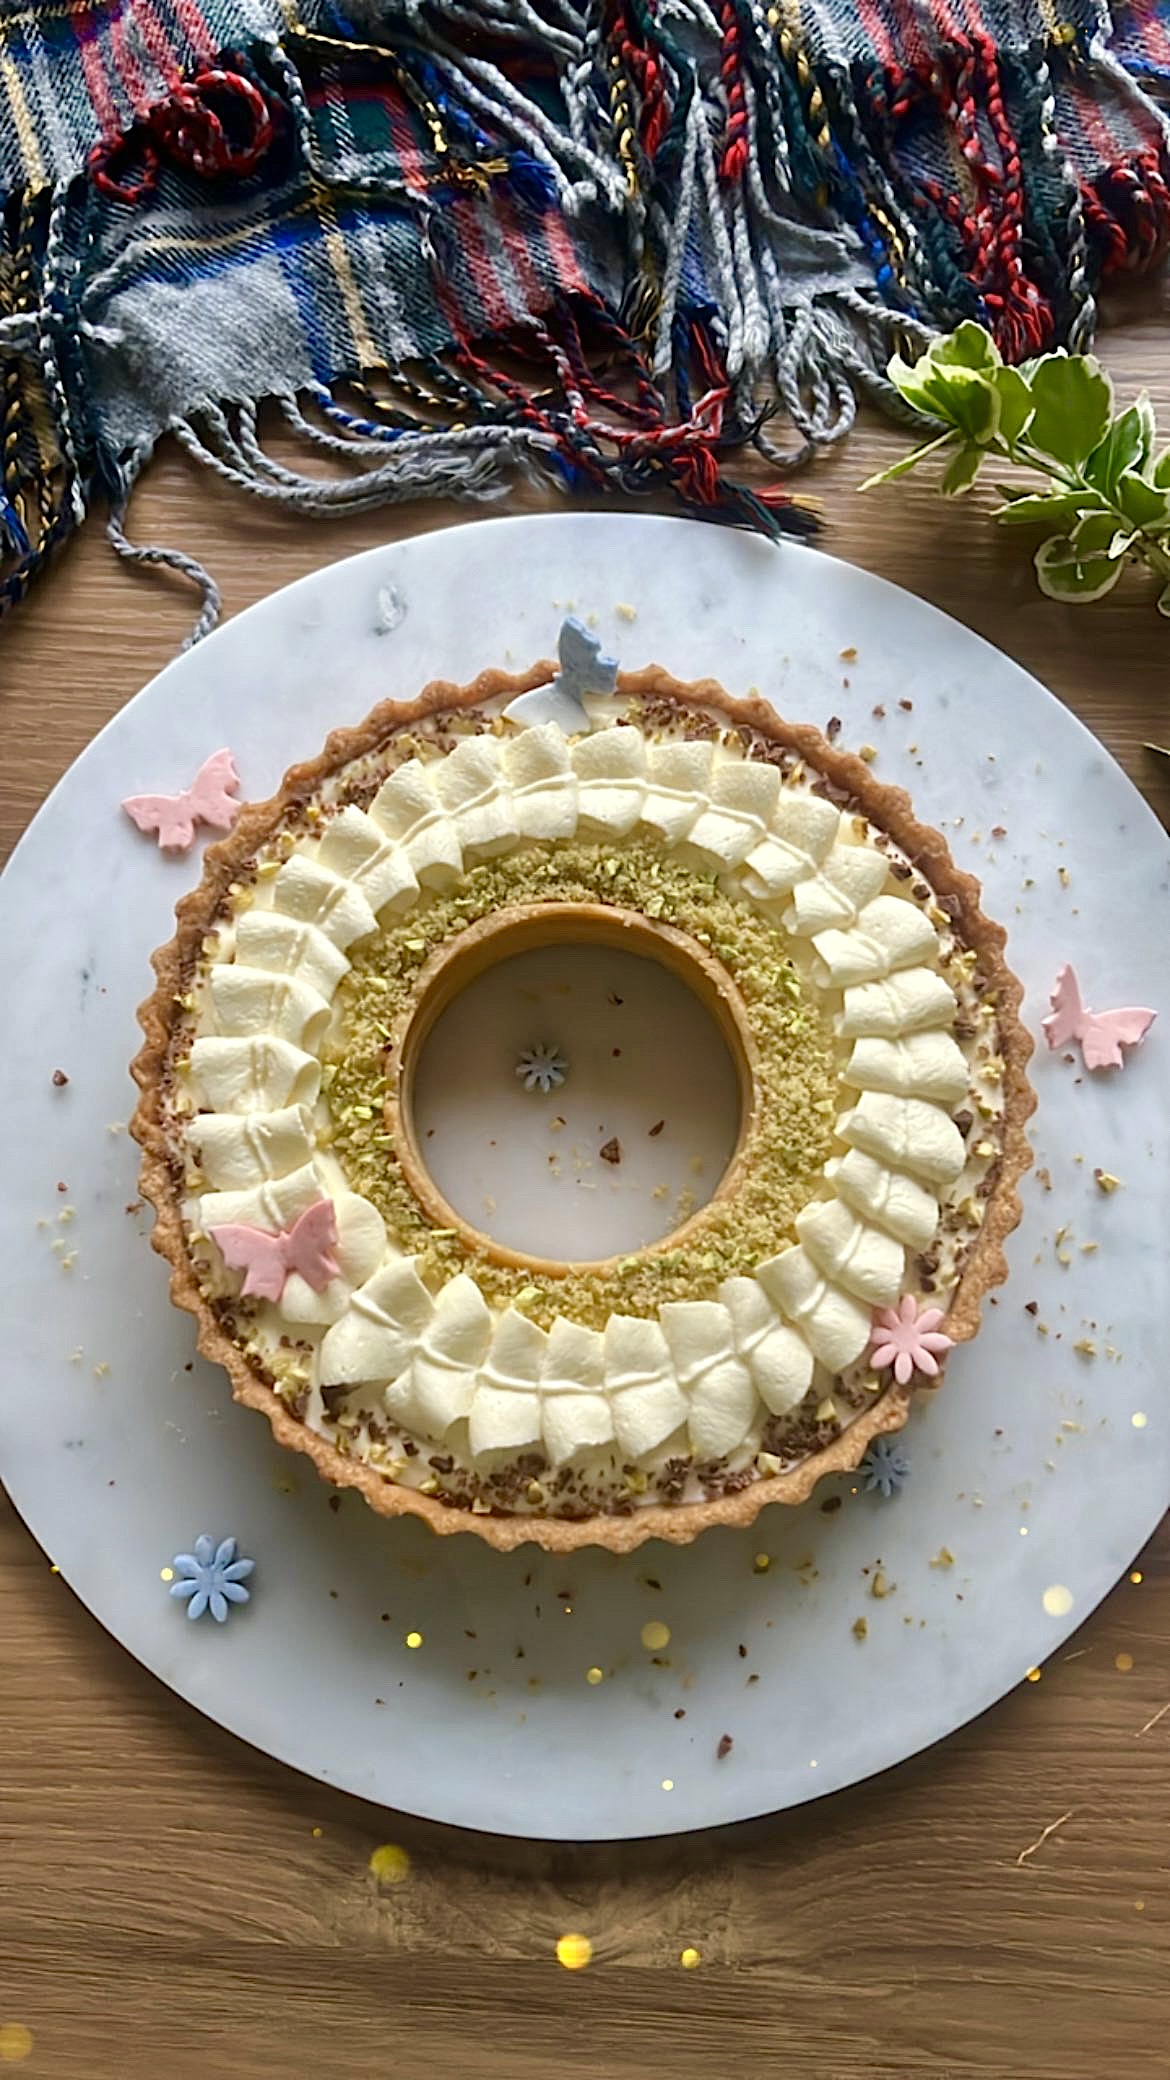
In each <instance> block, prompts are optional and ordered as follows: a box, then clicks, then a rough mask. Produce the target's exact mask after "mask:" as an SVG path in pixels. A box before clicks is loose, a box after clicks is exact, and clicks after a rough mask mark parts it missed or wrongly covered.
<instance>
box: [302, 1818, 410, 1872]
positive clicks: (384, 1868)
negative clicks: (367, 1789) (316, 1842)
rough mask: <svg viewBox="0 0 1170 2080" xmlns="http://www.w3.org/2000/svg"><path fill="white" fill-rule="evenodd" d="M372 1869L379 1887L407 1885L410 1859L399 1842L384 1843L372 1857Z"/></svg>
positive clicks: (316, 1831) (318, 1830)
mask: <svg viewBox="0 0 1170 2080" xmlns="http://www.w3.org/2000/svg"><path fill="white" fill-rule="evenodd" d="M320 1831H321V1830H320V1828H317V1827H315V1828H314V1829H313V1833H314V1834H319V1833H320ZM370 1869H371V1870H372V1872H373V1874H374V1876H375V1878H376V1879H377V1880H378V1883H379V1885H405V1883H406V1880H407V1879H408V1878H409V1876H410V1858H409V1856H408V1855H407V1853H406V1850H405V1849H400V1848H399V1846H398V1843H397V1842H383V1843H382V1846H381V1848H380V1849H375V1850H374V1853H373V1855H372V1856H371V1857H370Z"/></svg>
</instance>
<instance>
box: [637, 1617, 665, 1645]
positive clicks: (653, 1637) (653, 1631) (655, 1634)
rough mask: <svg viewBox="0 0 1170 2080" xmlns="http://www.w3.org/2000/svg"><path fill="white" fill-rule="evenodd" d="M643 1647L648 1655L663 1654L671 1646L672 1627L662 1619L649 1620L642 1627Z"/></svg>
mask: <svg viewBox="0 0 1170 2080" xmlns="http://www.w3.org/2000/svg"><path fill="white" fill-rule="evenodd" d="M642 1645H643V1646H644V1647H645V1649H646V1651H647V1653H648V1654H658V1653H661V1651H662V1649H663V1647H668V1646H669V1645H670V1627H669V1625H664V1624H663V1622H662V1620H661V1618H649V1619H647V1621H646V1623H645V1625H643V1627H642Z"/></svg>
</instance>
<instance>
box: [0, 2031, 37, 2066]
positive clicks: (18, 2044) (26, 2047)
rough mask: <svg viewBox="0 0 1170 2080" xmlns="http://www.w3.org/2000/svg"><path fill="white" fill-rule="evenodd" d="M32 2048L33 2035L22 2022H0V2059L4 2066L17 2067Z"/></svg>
mask: <svg viewBox="0 0 1170 2080" xmlns="http://www.w3.org/2000/svg"><path fill="white" fill-rule="evenodd" d="M32 2048H33V2033H32V2031H31V2029H26V2028H25V2025H24V2023H23V2022H0V2058H2V2059H3V2060H4V2063H5V2064H6V2065H10V2066H15V2065H19V2064H20V2061H21V2059H22V2058H27V2057H28V2055H29V2053H30V2051H31V2050H32Z"/></svg>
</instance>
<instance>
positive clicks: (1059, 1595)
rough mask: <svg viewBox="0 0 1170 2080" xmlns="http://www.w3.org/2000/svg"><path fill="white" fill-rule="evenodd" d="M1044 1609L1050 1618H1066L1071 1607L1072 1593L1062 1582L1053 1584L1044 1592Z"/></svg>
mask: <svg viewBox="0 0 1170 2080" xmlns="http://www.w3.org/2000/svg"><path fill="white" fill-rule="evenodd" d="M1043 1602H1044V1608H1045V1610H1046V1611H1047V1612H1048V1615H1049V1617H1050V1618H1067V1616H1068V1614H1069V1612H1070V1611H1071V1609H1072V1607H1073V1593H1072V1590H1071V1589H1066V1588H1065V1586H1064V1583H1063V1582H1054V1583H1053V1584H1052V1587H1051V1588H1050V1589H1046V1590H1045V1591H1044V1598H1043Z"/></svg>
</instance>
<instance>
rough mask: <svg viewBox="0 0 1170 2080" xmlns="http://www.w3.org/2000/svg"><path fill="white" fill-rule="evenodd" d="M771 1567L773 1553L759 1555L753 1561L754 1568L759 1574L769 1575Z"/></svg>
mask: <svg viewBox="0 0 1170 2080" xmlns="http://www.w3.org/2000/svg"><path fill="white" fill-rule="evenodd" d="M771 1565H772V1555H771V1553H757V1554H756V1557H755V1559H754V1560H753V1561H752V1566H753V1567H754V1568H755V1571H756V1573H757V1574H767V1572H768V1569H769V1568H770V1567H771Z"/></svg>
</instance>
